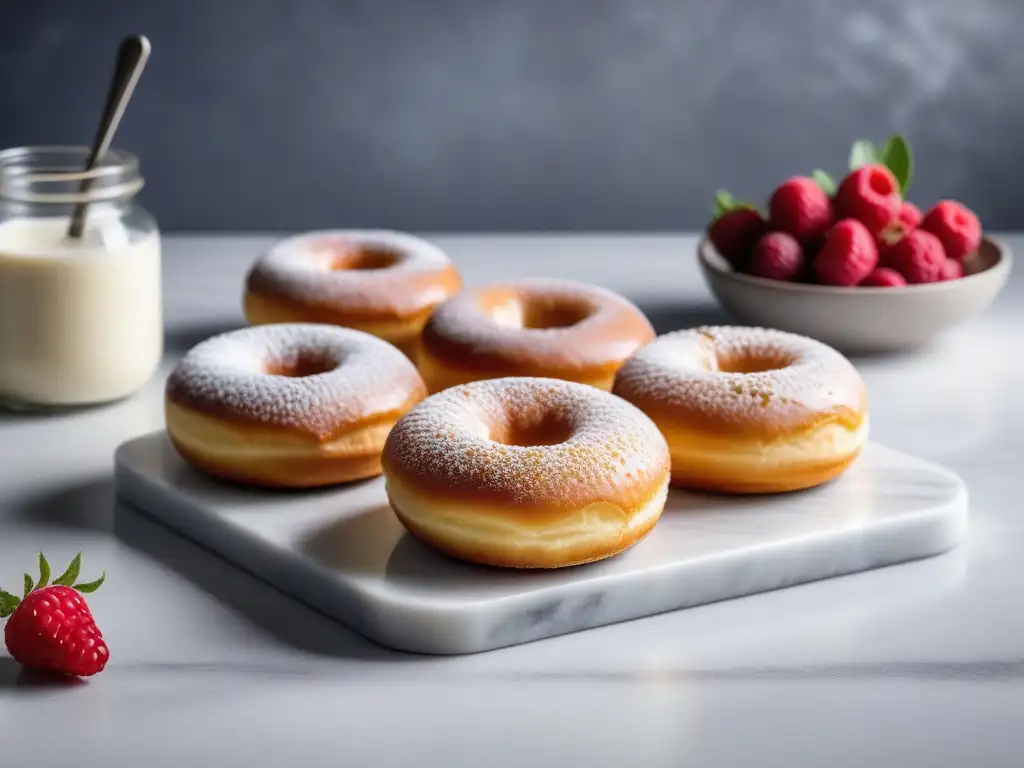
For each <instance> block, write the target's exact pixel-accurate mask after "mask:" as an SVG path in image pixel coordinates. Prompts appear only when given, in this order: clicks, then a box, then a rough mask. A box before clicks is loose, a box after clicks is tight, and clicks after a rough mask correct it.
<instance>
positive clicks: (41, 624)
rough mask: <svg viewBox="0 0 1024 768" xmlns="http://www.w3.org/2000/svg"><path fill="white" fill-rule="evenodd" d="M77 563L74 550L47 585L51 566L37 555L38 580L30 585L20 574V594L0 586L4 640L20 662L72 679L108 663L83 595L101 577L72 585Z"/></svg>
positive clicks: (75, 575) (108, 654)
mask: <svg viewBox="0 0 1024 768" xmlns="http://www.w3.org/2000/svg"><path fill="white" fill-rule="evenodd" d="M81 565H82V556H81V554H79V555H77V556H76V557H75V559H74V560H72V561H71V565H69V566H68V569H67V570H66V571H65V572H64V573H63V574H62V575H60V576H58V577H57V578H56V579H54V580H53V584H48V582H49V579H50V566H49V564H48V563H47V562H46V558H44V557H43V555H42V554H40V555H39V580H38V581H37V582H35V583H33V579H32V577H31V576H29V575H28V574H27V573H26V574H25V596H24V597H23V598H18V597H17V596H16V595H13V594H11V593H10V592H4V591H3V590H0V618H5V617H9V618H8V619H7V626H6V627H4V641H5V642H6V644H7V651H8V652H9V653H10V654H11V657H12V658H13V659H14V660H15V661H16V662H18V663H19V664H21V665H23V666H26V667H32V668H35V669H42V670H45V671H47V672H54V673H57V674H62V675H72V676H75V677H89V676H91V675H95V674H96V673H98V672H101V671H103V668H104V667H106V666H107V660H108V659H109V658H110V651H109V650H108V648H107V644H106V642H104V640H103V635H102V633H101V632H100V630H99V628H98V627H97V626H96V622H95V620H94V619H93V617H92V613H91V612H90V611H89V606H88V605H86V604H85V600H84V599H83V598H82V594H83V593H86V592H95V591H96V590H97V589H98V588H99V586H100V585H101V584H102V583H103V578H104V577H103V576H100V578H99V579H97V580H96V581H94V582H90V583H88V584H75V580H76V579H77V578H78V572H79V569H80V568H81ZM72 585H73V586H72Z"/></svg>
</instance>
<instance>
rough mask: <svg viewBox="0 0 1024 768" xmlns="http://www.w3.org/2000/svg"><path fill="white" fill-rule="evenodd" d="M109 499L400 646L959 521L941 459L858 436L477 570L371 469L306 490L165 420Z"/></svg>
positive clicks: (466, 635) (955, 494)
mask: <svg viewBox="0 0 1024 768" xmlns="http://www.w3.org/2000/svg"><path fill="white" fill-rule="evenodd" d="M115 463H116V468H115V477H116V480H117V493H118V495H119V497H120V498H121V499H122V500H124V501H126V502H128V503H130V504H132V505H134V506H136V507H137V508H139V509H140V510H143V511H145V512H147V513H148V514H150V515H152V516H154V517H155V518H157V519H159V520H161V521H162V522H163V523H165V524H166V525H168V526H170V527H172V528H175V529H177V530H179V531H180V532H182V533H184V534H185V535H187V536H189V537H191V538H193V539H195V540H196V541H198V542H199V543H201V544H203V545H204V546H206V547H209V548H210V549H212V550H214V551H216V552H219V553H221V554H222V555H224V556H225V557H226V558H228V559H229V560H230V561H232V562H234V563H236V564H238V565H239V566H241V567H243V568H245V569H246V570H248V571H250V572H252V573H254V574H257V575H259V576H261V577H262V578H264V579H266V580H267V581H268V582H270V583H271V584H274V585H276V586H278V587H279V588H281V589H282V590H284V591H285V592H286V593H288V594H291V595H294V596H296V597H297V598H299V599H301V600H302V601H304V602H306V603H307V604H309V605H311V606H313V607H316V608H318V609H320V610H321V611H323V612H324V613H325V614H327V615H329V616H332V617H334V618H336V619H338V620H339V621H341V622H342V623H344V624H345V625H347V626H348V627H350V628H352V629H354V630H356V631H357V632H359V633H361V634H363V635H365V636H367V637H369V638H371V639H373V640H376V641H378V642H380V643H383V644H385V645H388V646H390V647H392V648H396V649H399V650H405V651H414V652H419V653H432V654H464V653H474V652H479V651H487V650H493V649H495V648H500V647H505V646H509V645H517V644H520V643H525V642H530V641H533V640H539V639H542V638H547V637H553V636H556V635H562V634H567V633H569V632H575V631H578V630H582V629H590V628H593V627H599V626H602V625H606V624H612V623H616V622H621V621H627V620H630V619H637V618H641V617H644V616H650V615H653V614H658V613H663V612H665V611H671V610H676V609H679V608H686V607H691V606H695V605H701V604H705V603H710V602H715V601H718V600H724V599H728V598H734V597H739V596H743V595H750V594H753V593H757V592H764V591H768V590H773V589H777V588H780V587H786V586H791V585H794V584H801V583H805V582H809V581H815V580H818V579H823V578H828V577H832V576H838V575H842V574H848V573H852V572H856V571H862V570H867V569H870V568H877V567H880V566H885V565H891V564H893V563H898V562H903V561H906V560H913V559H916V558H921V557H925V556H928V555H934V554H938V553H941V552H945V551H947V550H949V549H950V548H951V547H953V546H954V545H955V544H956V543H957V542H958V541H959V540H960V537H961V535H962V533H963V531H964V529H965V527H966V523H967V491H966V488H965V486H964V484H963V482H962V481H961V480H960V478H958V477H957V476H956V475H954V474H953V473H951V472H949V471H947V470H945V469H942V468H939V467H936V466H934V465H931V464H928V463H926V462H923V461H919V460H917V459H914V458H912V457H909V456H906V455H904V454H901V453H899V452H897V451H893V450H891V449H888V448H884V447H882V446H879V445H870V446H869V447H868V448H867V449H866V451H865V453H864V454H863V455H862V456H861V458H860V459H859V460H858V461H857V462H856V463H855V464H854V466H853V467H852V468H851V469H850V470H849V471H848V472H847V473H846V474H845V475H844V476H842V477H841V478H840V479H839V480H838V481H836V482H833V483H831V484H828V485H826V486H823V487H820V488H816V489H813V490H810V491H805V492H803V493H794V494H786V495H779V496H747V497H728V496H712V495H701V494H693V493H686V492H683V491H672V492H671V493H670V494H669V499H668V502H667V503H666V506H665V512H664V514H663V515H662V518H661V520H660V521H659V522H658V525H657V526H656V528H655V530H654V532H653V533H651V534H650V535H649V536H648V537H647V538H646V539H645V540H644V541H642V542H640V543H639V544H637V545H636V546H634V547H633V548H631V549H630V550H628V551H627V552H625V553H623V554H622V555H620V556H618V557H613V558H609V559H607V560H604V561H602V562H599V563H594V564H590V565H586V566H580V567H576V568H565V569H560V570H554V571H540V572H522V571H511V570H501V569H495V568H481V567H477V566H473V565H470V564H466V563H462V562H459V561H456V560H453V559H451V558H448V557H445V556H443V555H440V554H437V553H435V552H434V551H432V550H430V549H429V548H427V547H426V546H424V545H423V544H421V543H420V542H418V541H416V540H415V539H413V538H412V537H411V536H409V535H408V534H406V533H405V531H404V529H403V528H402V526H401V524H400V523H399V522H398V520H397V519H396V518H395V516H394V514H393V513H392V512H391V510H390V508H389V507H388V503H387V497H386V495H385V493H384V487H383V480H382V479H381V478H377V479H375V480H372V481H367V482H362V483H357V484H355V485H353V486H348V487H342V488H340V489H331V490H326V491H314V492H304V493H298V494H295V493H292V494H288V493H280V492H262V491H259V490H254V489H247V488H241V487H238V486H235V485H228V484H224V483H220V482H218V481H216V480H214V479H212V478H209V477H207V476H204V475H202V474H200V473H199V472H197V471H195V470H194V469H192V468H191V467H190V466H188V465H187V464H186V463H185V462H184V461H182V460H181V459H180V458H179V457H178V455H177V454H176V453H175V451H174V449H173V448H172V447H171V444H170V442H169V440H168V439H167V437H166V434H165V433H163V432H157V433H153V434H150V435H147V436H144V437H140V438H136V439H134V440H131V441H129V442H128V443H126V444H125V445H124V446H122V447H121V448H119V449H118V451H117V454H116V457H115Z"/></svg>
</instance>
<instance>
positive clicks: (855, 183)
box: [836, 165, 903, 237]
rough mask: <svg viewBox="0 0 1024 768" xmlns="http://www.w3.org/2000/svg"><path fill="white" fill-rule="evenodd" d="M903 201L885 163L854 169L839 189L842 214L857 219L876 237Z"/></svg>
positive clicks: (837, 199)
mask: <svg viewBox="0 0 1024 768" xmlns="http://www.w3.org/2000/svg"><path fill="white" fill-rule="evenodd" d="M902 202H903V201H902V200H901V199H900V187H899V184H897V183H896V178H895V177H894V176H893V175H892V172H891V171H890V170H889V169H888V168H886V167H885V166H884V165H865V166H863V167H861V168H858V169H857V170H855V171H851V172H850V173H849V175H848V176H847V177H846V178H845V179H843V180H842V182H840V184H839V189H838V190H837V191H836V213H837V214H838V216H839V217H840V218H843V219H856V220H857V221H859V222H860V223H861V224H863V225H864V226H865V227H867V229H868V232H870V233H871V234H872V235H873V236H875V237H877V236H878V235H879V234H880V233H881V232H882V230H883V229H885V228H886V227H887V226H888V225H889V224H891V223H892V222H893V221H895V220H896V217H897V216H898V215H899V212H900V207H901V205H902Z"/></svg>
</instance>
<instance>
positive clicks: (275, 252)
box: [242, 230, 462, 350]
mask: <svg viewBox="0 0 1024 768" xmlns="http://www.w3.org/2000/svg"><path fill="white" fill-rule="evenodd" d="M461 287H462V279H461V277H460V276H459V273H458V272H457V271H456V269H455V267H454V266H453V265H452V264H451V263H450V261H449V260H448V257H447V255H445V254H444V253H443V252H442V251H441V250H440V249H438V248H437V247H436V246H434V245H432V244H430V243H427V242H426V241H424V240H420V239H419V238H415V237H413V236H412V235H407V234H404V233H400V232H391V231H387V230H337V231H323V232H310V233H307V234H304V235H298V236H296V237H292V238H288V239H287V240H284V241H282V242H281V243H278V244H277V245H276V246H275V247H274V248H272V249H271V250H270V251H268V252H267V253H266V254H264V256H262V257H261V258H260V259H258V260H257V261H256V262H255V263H254V264H253V265H252V267H251V268H250V270H249V272H248V274H247V275H246V281H245V290H244V293H243V298H242V305H243V310H244V312H245V316H246V320H247V321H248V322H249V324H250V325H262V324H268V323H297V322H302V323H323V324H328V325H339V326H343V327H346V328H354V329H356V330H360V331H364V332H365V333H369V334H372V335H374V336H377V337H379V338H382V339H384V340H385V341H388V342H390V343H392V344H395V345H396V346H400V347H404V348H406V349H408V350H414V349H415V348H416V346H417V341H418V338H419V334H420V332H421V330H422V328H423V324H424V323H425V322H426V321H427V318H428V317H429V316H430V313H431V311H432V310H433V309H434V307H436V306H437V305H438V304H440V303H441V302H443V301H444V300H445V299H447V298H449V297H450V296H453V295H454V294H455V293H457V292H458V291H459V290H460V289H461Z"/></svg>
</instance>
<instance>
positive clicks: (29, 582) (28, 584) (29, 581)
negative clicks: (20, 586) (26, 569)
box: [22, 573, 36, 599]
mask: <svg viewBox="0 0 1024 768" xmlns="http://www.w3.org/2000/svg"><path fill="white" fill-rule="evenodd" d="M35 585H36V580H35V579H33V578H32V575H31V574H28V573H26V574H25V594H24V595H23V596H22V599H24V598H26V597H28V593H29V592H31V591H32V588H33V587H34V586H35Z"/></svg>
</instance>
